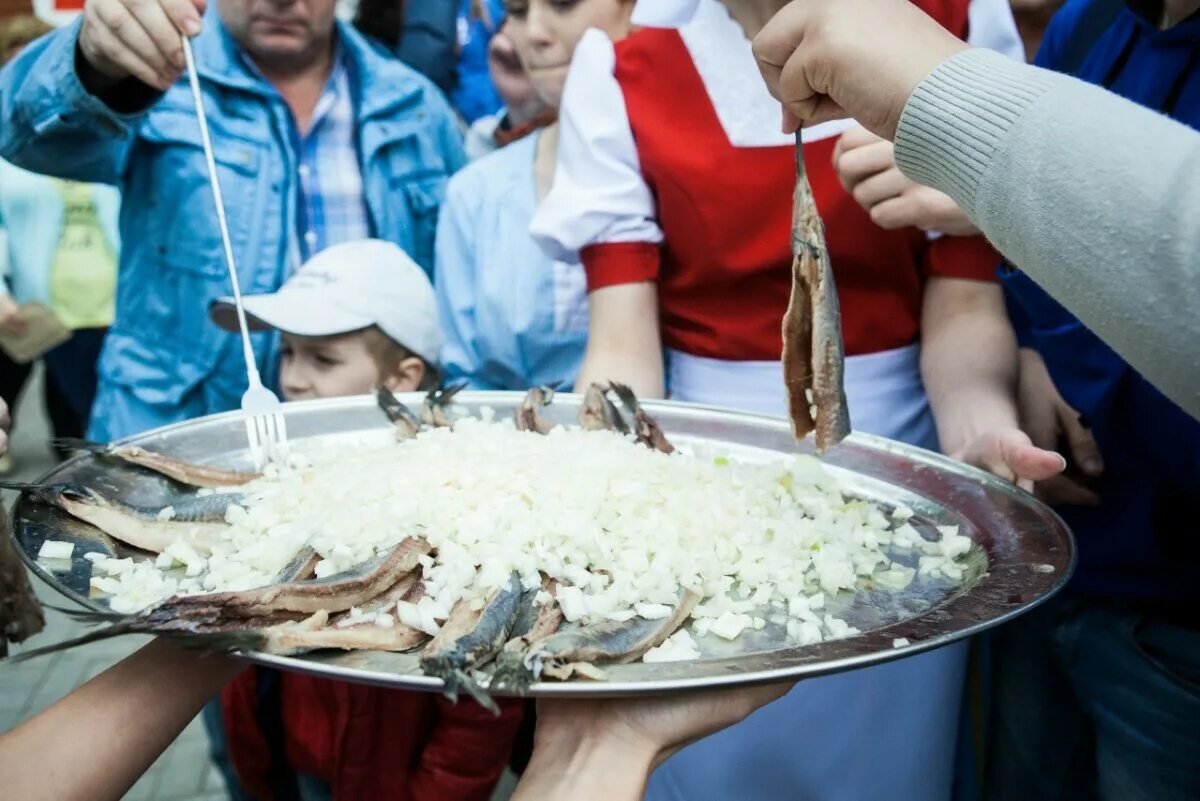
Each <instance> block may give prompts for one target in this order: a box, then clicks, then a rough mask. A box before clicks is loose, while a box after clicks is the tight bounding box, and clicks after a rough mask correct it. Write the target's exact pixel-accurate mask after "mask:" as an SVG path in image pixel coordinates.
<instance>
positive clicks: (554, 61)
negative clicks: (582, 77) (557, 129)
mask: <svg viewBox="0 0 1200 801" xmlns="http://www.w3.org/2000/svg"><path fill="white" fill-rule="evenodd" d="M505 6H506V8H507V9H508V23H507V25H506V27H505V29H504V31H505V33H507V34H508V35H509V37H510V38H511V39H512V40H513V44H514V45H515V46H516V48H517V55H518V56H520V58H521V64H522V65H523V66H524V67H525V72H526V73H528V75H529V80H530V82H531V83H532V84H533V88H534V90H535V91H536V92H537V93H538V94H539V95H540V96H541V98H542V99H543V100H545V101H546V102H547V103H549V104H550V105H552V106H554V107H555V108H558V105H559V103H560V102H561V101H562V91H563V84H564V83H565V82H566V80H567V68H568V67H569V66H570V65H571V55H572V54H573V53H574V52H575V46H576V45H577V44H579V40H580V39H581V38H583V33H584V31H586V30H587V29H588V28H599V29H600V30H602V31H604V32H605V33H606V34H608V36H609V38H611V39H613V40H614V41H616V40H617V39H621V38H623V37H624V36H625V35H626V34H628V33H629V16H630V14H632V13H633V2H632V0H505Z"/></svg>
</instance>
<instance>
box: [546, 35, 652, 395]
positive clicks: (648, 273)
mask: <svg viewBox="0 0 1200 801" xmlns="http://www.w3.org/2000/svg"><path fill="white" fill-rule="evenodd" d="M615 65H616V55H615V53H614V50H613V44H612V42H611V41H610V40H609V39H608V37H607V36H605V35H604V34H603V33H602V32H600V31H597V30H592V31H588V32H587V33H586V34H584V37H583V39H582V40H581V41H580V43H579V46H578V47H577V48H576V49H575V56H574V58H573V59H572V60H571V68H570V72H569V74H568V77H567V83H566V86H565V88H564V90H563V101H562V107H561V109H560V110H559V115H560V116H559V137H558V154H557V162H556V166H555V171H554V182H553V185H552V187H551V189H550V192H549V194H548V195H547V196H546V198H545V200H543V201H542V203H541V205H540V206H539V207H538V210H537V213H536V214H535V215H534V219H533V223H532V225H531V226H530V232H531V233H532V234H533V237H534V239H535V240H537V242H538V244H539V245H541V246H542V249H543V250H544V251H546V253H547V254H548V255H549V256H550V257H551V258H555V259H563V260H572V259H574V258H575V254H576V253H578V255H579V259H580V260H581V261H582V262H583V267H584V270H585V272H586V273H587V282H588V292H589V295H588V302H589V305H588V309H589V312H588V314H589V318H588V344H587V352H586V354H585V356H584V360H583V364H582V366H581V367H580V373H579V376H578V378H577V379H576V381H575V388H576V391H577V392H583V391H585V390H586V389H587V385H588V384H589V383H590V382H593V381H595V382H607V381H620V382H623V383H626V384H629V385H630V386H631V387H632V388H633V390H634V392H637V393H638V394H639V395H642V396H643V397H648V398H658V397H662V395H663V392H664V389H663V363H662V350H661V345H660V343H659V320H658V291H657V281H658V271H659V266H660V246H659V243H661V242H662V238H663V234H662V230H661V229H660V228H659V226H658V222H657V219H656V218H657V209H656V206H655V201H654V196H653V194H652V193H651V191H650V187H649V186H648V185H647V184H646V180H645V178H644V176H643V175H642V171H641V163H640V160H639V158H638V153H637V146H636V145H635V143H634V137H633V131H632V128H631V127H630V123H629V115H628V111H627V109H626V107H625V98H624V94H623V93H622V91H621V87H620V85H619V84H618V83H617V80H616V77H615V76H614V74H613V69H614V68H615Z"/></svg>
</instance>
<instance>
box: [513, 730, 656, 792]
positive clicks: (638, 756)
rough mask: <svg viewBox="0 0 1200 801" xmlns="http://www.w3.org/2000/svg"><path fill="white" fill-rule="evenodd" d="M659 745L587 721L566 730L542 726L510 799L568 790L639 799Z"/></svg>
mask: <svg viewBox="0 0 1200 801" xmlns="http://www.w3.org/2000/svg"><path fill="white" fill-rule="evenodd" d="M658 756H659V750H658V748H657V747H655V746H652V745H650V744H648V743H645V742H642V741H638V740H635V739H632V738H629V737H625V736H622V735H621V734H619V733H617V732H615V731H613V730H611V729H606V728H600V729H598V730H597V729H596V728H595V727H592V726H590V725H589V724H587V723H583V724H582V725H581V726H579V727H572V728H571V729H570V730H566V731H557V730H556V731H553V732H546V733H543V732H540V731H539V734H538V736H537V738H536V740H535V747H534V751H533V758H532V759H531V760H530V763H529V768H528V769H527V770H526V772H525V774H524V776H523V778H522V780H521V784H520V785H519V786H518V788H517V794H516V795H514V797H513V799H514V801H533V799H541V798H547V797H549V796H550V794H551V793H557V794H563V793H565V794H566V797H568V798H572V799H576V800H577V801H588V799H596V800H597V801H599V800H600V799H604V801H626V799H639V798H641V797H642V792H643V791H644V789H645V785H646V780H647V779H648V778H649V776H650V772H651V770H653V768H654V766H655V765H656V764H657V760H658Z"/></svg>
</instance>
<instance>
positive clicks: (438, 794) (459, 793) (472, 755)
mask: <svg viewBox="0 0 1200 801" xmlns="http://www.w3.org/2000/svg"><path fill="white" fill-rule="evenodd" d="M496 702H497V704H498V705H499V707H500V714H499V715H495V714H493V713H492V712H491V711H490V710H487V709H484V708H483V707H482V706H480V705H479V704H477V703H475V702H474V701H472V700H470V699H463V700H461V701H458V702H455V701H450V700H447V699H446V698H443V697H441V696H437V697H436V698H435V699H434V704H435V705H436V706H437V709H438V712H437V718H436V720H435V722H434V724H433V729H432V731H431V732H430V733H429V737H428V739H427V740H426V741H425V745H424V748H423V749H422V751H421V757H420V759H419V760H418V761H417V765H416V767H415V769H414V770H413V773H412V779H411V781H410V783H409V797H410V798H412V799H413V801H444V800H445V799H456V798H458V799H462V798H486V797H487V796H488V794H489V793H490V792H491V790H492V788H493V787H495V785H496V780H497V779H498V778H500V774H501V773H502V772H503V771H504V766H505V765H507V764H508V758H509V756H510V754H511V753H512V743H513V738H514V737H515V736H516V733H517V729H518V728H519V727H520V725H521V718H522V717H523V716H524V712H525V701H524V700H523V699H520V698H497V699H496Z"/></svg>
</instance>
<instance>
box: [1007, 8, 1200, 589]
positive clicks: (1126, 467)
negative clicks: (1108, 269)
mask: <svg viewBox="0 0 1200 801" xmlns="http://www.w3.org/2000/svg"><path fill="white" fill-rule="evenodd" d="M1104 1H1105V0H1069V2H1068V3H1067V4H1066V5H1065V6H1064V7H1063V9H1062V10H1061V11H1059V13H1058V14H1057V15H1056V16H1055V17H1054V20H1053V22H1052V23H1051V25H1050V28H1049V30H1048V31H1047V32H1046V38H1045V40H1044V42H1043V44H1042V48H1041V50H1040V51H1039V53H1038V57H1037V63H1038V64H1039V65H1040V66H1044V67H1047V68H1050V69H1064V68H1066V69H1071V68H1072V67H1075V66H1076V65H1074V64H1070V63H1069V62H1070V61H1072V60H1073V59H1074V58H1075V56H1074V55H1073V53H1079V50H1078V44H1079V42H1080V40H1078V39H1077V40H1074V41H1073V40H1072V37H1075V36H1081V35H1087V34H1086V33H1084V29H1085V28H1087V27H1088V26H1089V24H1090V23H1091V22H1092V21H1094V20H1095V19H1096V17H1095V16H1094V14H1095V10H1096V8H1097V7H1094V6H1092V4H1093V3H1096V2H1104ZM1153 5H1155V4H1154V3H1152V2H1145V3H1141V4H1138V3H1134V2H1130V3H1129V4H1128V6H1129V7H1127V8H1124V9H1121V10H1120V12H1119V14H1116V16H1115V19H1113V18H1112V15H1110V16H1109V19H1112V21H1111V23H1109V24H1108V25H1107V26H1106V27H1105V28H1103V29H1102V30H1103V32H1101V33H1099V35H1098V37H1097V35H1096V33H1093V34H1091V35H1092V40H1093V41H1094V46H1092V47H1091V48H1090V50H1089V51H1087V53H1086V56H1083V57H1082V58H1081V59H1080V60H1079V61H1078V67H1077V69H1075V70H1074V71H1075V74H1076V75H1077V76H1078V77H1080V78H1082V79H1083V80H1087V81H1090V82H1092V83H1096V84H1101V85H1104V86H1106V87H1107V88H1109V89H1110V90H1112V91H1113V92H1116V93H1117V94H1119V95H1122V96H1123V97H1126V98H1128V99H1130V100H1133V101H1135V102H1138V103H1141V104H1142V105H1145V106H1148V107H1149V108H1152V109H1155V110H1158V111H1161V112H1163V113H1166V114H1169V115H1170V116H1172V117H1174V118H1175V119H1177V120H1179V121H1180V122H1183V123H1185V124H1187V125H1191V126H1192V127H1194V128H1200V15H1195V16H1193V17H1192V18H1191V19H1189V20H1185V21H1184V22H1182V23H1179V24H1177V25H1175V26H1174V27H1172V28H1171V29H1169V30H1166V31H1161V30H1158V28H1157V26H1156V25H1155V24H1153V23H1151V22H1150V21H1149V20H1148V17H1151V16H1153V17H1157V11H1158V9H1151V8H1148V7H1149V6H1153ZM1143 7H1145V8H1143ZM1139 8H1142V12H1143V13H1138V12H1137V11H1135V9H1139ZM1080 55H1082V54H1080ZM1103 168H1104V165H1103V164H1097V165H1096V169H1103ZM1198 219H1200V218H1198ZM1114 257H1115V256H1114ZM1018 266H1019V265H1018ZM1128 268H1129V269H1130V270H1153V269H1154V265H1153V264H1150V263H1146V262H1145V261H1138V260H1136V259H1135V260H1133V261H1130V262H1129V264H1128ZM1002 280H1003V281H1004V284H1005V288H1006V291H1007V292H1008V296H1009V299H1010V307H1011V310H1012V312H1013V314H1012V316H1013V319H1014V324H1015V326H1016V327H1017V329H1018V337H1019V339H1020V340H1021V342H1022V344H1023V345H1026V346H1030V347H1033V348H1036V349H1037V350H1038V351H1039V352H1040V353H1041V354H1042V356H1043V358H1044V359H1045V360H1046V365H1047V367H1048V368H1049V370H1050V374H1051V376H1052V377H1053V378H1054V381H1055V384H1056V385H1057V386H1058V389H1059V391H1060V392H1061V393H1062V395H1063V397H1064V398H1065V399H1066V401H1067V402H1068V403H1070V404H1071V405H1072V406H1073V407H1074V408H1075V409H1077V410H1078V411H1079V412H1080V413H1081V414H1082V415H1083V416H1084V418H1085V419H1086V420H1087V421H1088V424H1089V425H1090V427H1091V429H1092V432H1093V434H1094V435H1095V437H1096V441H1097V443H1098V444H1099V446H1100V451H1101V454H1102V455H1103V457H1104V461H1105V467H1106V471H1105V475H1104V477H1103V479H1102V481H1101V484H1100V487H1099V493H1100V495H1101V498H1102V505H1101V506H1100V507H1098V508H1085V507H1070V506H1068V507H1062V508H1059V509H1058V510H1057V511H1058V512H1059V513H1060V514H1062V516H1063V518H1064V519H1065V520H1066V521H1067V523H1068V524H1069V525H1070V526H1071V528H1072V530H1073V531H1074V532H1075V536H1076V538H1077V540H1078V542H1079V567H1078V571H1077V573H1076V575H1075V578H1074V580H1073V583H1072V586H1073V587H1074V588H1075V589H1076V590H1078V591H1080V592H1083V593H1087V594H1092V595H1098V596H1117V597H1129V598H1137V599H1143V600H1158V601H1181V600H1189V599H1196V598H1200V536H1197V533H1196V529H1197V527H1196V523H1195V519H1196V518H1195V515H1196V513H1197V510H1198V509H1200V422H1198V421H1196V420H1195V419H1193V418H1191V417H1189V416H1188V415H1187V414H1185V413H1184V412H1183V411H1182V410H1181V409H1180V408H1179V407H1178V406H1176V405H1175V404H1173V403H1172V402H1171V401H1169V400H1167V399H1166V398H1165V397H1164V396H1163V395H1162V394H1161V393H1160V392H1158V390H1156V389H1154V387H1152V386H1150V384H1149V383H1148V382H1147V381H1146V380H1145V379H1144V378H1142V376H1141V375H1139V374H1138V372H1137V371H1136V370H1134V369H1133V368H1132V367H1130V366H1129V365H1128V364H1127V363H1125V361H1124V360H1122V359H1121V358H1120V357H1119V356H1117V354H1116V353H1114V352H1113V351H1112V349H1111V348H1109V347H1108V346H1107V345H1105V344H1104V343H1103V342H1101V341H1100V339H1099V338H1098V337H1097V336H1096V335H1095V334H1093V333H1092V332H1091V331H1089V330H1088V329H1087V328H1085V327H1084V326H1083V324H1082V323H1080V322H1079V320H1077V319H1076V318H1075V317H1074V316H1073V315H1071V314H1070V312H1068V311H1067V310H1066V309H1064V308H1063V307H1062V306H1061V305H1059V304H1058V303H1057V302H1056V301H1054V300H1053V299H1052V298H1051V297H1050V296H1049V295H1048V294H1046V293H1045V292H1044V291H1043V290H1042V289H1041V288H1040V287H1038V286H1037V285H1036V284H1034V283H1033V281H1032V280H1030V279H1029V278H1028V276H1025V275H1024V274H1022V273H1019V272H1014V273H1008V274H1005V275H1004V276H1002ZM1194 367H1195V365H1188V364H1180V369H1181V370H1187V369H1194Z"/></svg>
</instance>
